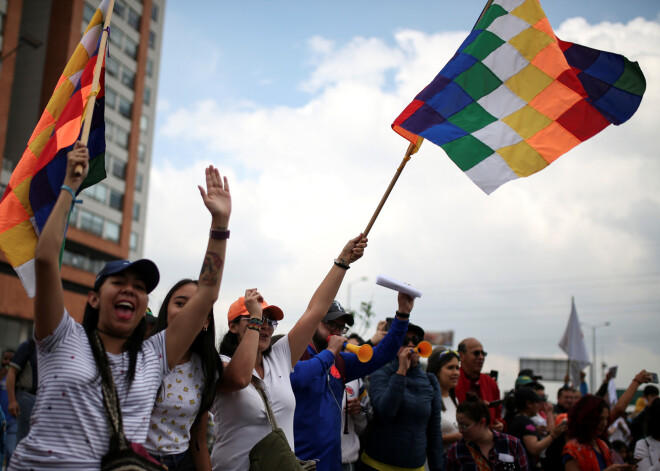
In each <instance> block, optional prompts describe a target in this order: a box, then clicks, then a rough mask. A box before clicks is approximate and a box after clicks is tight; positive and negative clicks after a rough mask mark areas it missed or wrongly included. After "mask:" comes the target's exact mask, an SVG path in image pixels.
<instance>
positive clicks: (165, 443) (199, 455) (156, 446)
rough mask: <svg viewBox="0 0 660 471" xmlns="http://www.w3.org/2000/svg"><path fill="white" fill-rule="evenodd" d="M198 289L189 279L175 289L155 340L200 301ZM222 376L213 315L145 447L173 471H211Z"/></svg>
mask: <svg viewBox="0 0 660 471" xmlns="http://www.w3.org/2000/svg"><path fill="white" fill-rule="evenodd" d="M197 285H198V282H197V281H195V280H191V279H184V280H181V281H179V282H178V283H176V284H175V285H174V286H173V287H172V288H171V289H170V291H169V292H168V293H167V295H166V296H165V299H164V300H163V303H162V305H161V307H160V311H159V312H158V318H157V322H156V327H155V330H154V334H156V333H158V332H160V331H163V330H165V329H167V326H168V325H169V324H170V323H171V322H172V321H173V320H174V319H175V318H176V317H177V316H178V315H179V314H180V313H181V311H182V309H183V307H184V306H185V305H186V304H187V303H188V301H190V299H191V298H192V297H193V296H194V295H195V292H196V291H197ZM221 375H222V362H221V361H220V356H219V355H218V352H217V351H216V349H215V321H214V319H213V309H211V311H209V313H208V315H207V318H206V322H205V323H204V326H203V327H202V328H201V329H200V331H199V333H198V334H197V336H196V337H195V340H194V341H193V343H192V345H191V346H190V348H189V349H188V351H187V352H186V353H185V354H184V355H183V357H182V358H181V360H180V361H179V363H178V364H177V365H176V366H175V367H174V368H173V369H172V371H170V373H169V374H167V375H166V376H165V377H164V378H163V382H162V384H161V386H160V388H159V390H158V394H157V395H156V403H155V404H154V408H153V410H152V412H151V420H150V424H149V433H148V434H147V441H146V442H145V444H144V447H145V448H146V449H147V451H148V452H149V453H150V454H151V456H152V457H154V458H156V459H157V460H158V461H159V462H160V463H162V464H165V465H166V466H167V467H168V469H169V470H170V471H173V470H177V471H181V470H192V471H194V470H195V469H197V470H198V471H202V470H209V471H210V469H211V458H210V454H209V450H208V448H207V446H206V423H207V421H208V415H207V412H208V410H209V408H210V407H211V404H212V402H213V398H214V397H215V391H216V389H217V380H218V379H219V378H220V376H221Z"/></svg>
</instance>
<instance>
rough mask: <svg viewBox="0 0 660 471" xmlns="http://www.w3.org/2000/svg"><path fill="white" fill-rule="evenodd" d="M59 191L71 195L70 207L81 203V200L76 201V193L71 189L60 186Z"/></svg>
mask: <svg viewBox="0 0 660 471" xmlns="http://www.w3.org/2000/svg"><path fill="white" fill-rule="evenodd" d="M61 189H62V190H64V191H68V192H69V194H70V195H71V199H72V200H73V201H72V202H71V205H72V206H73V205H74V204H76V203H78V204H80V203H82V200H79V199H76V192H75V191H73V188H71V187H70V186H67V185H62V188H61Z"/></svg>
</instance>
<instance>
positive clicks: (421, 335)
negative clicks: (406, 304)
mask: <svg viewBox="0 0 660 471" xmlns="http://www.w3.org/2000/svg"><path fill="white" fill-rule="evenodd" d="M408 332H412V333H413V334H415V335H416V336H417V337H419V338H420V339H423V338H424V335H425V334H424V329H422V328H421V327H420V326H418V325H415V324H413V323H410V322H409V323H408Z"/></svg>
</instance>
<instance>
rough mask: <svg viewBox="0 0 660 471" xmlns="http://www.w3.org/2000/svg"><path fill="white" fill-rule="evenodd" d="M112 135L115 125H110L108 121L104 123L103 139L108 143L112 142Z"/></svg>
mask: <svg viewBox="0 0 660 471" xmlns="http://www.w3.org/2000/svg"><path fill="white" fill-rule="evenodd" d="M114 135H115V125H114V124H112V123H111V122H110V121H106V122H105V138H106V139H107V140H108V141H112V140H114Z"/></svg>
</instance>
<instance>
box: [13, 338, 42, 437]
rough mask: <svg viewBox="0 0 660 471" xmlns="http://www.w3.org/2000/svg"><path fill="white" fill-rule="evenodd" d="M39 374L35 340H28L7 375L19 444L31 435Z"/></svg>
mask: <svg viewBox="0 0 660 471" xmlns="http://www.w3.org/2000/svg"><path fill="white" fill-rule="evenodd" d="M38 387H39V374H38V372H37V351H36V348H35V343H34V339H32V338H31V339H28V340H26V341H24V342H21V344H20V345H19V346H18V348H17V349H16V353H15V354H14V356H13V358H12V360H11V362H10V363H9V372H8V373H7V396H8V397H9V413H10V414H11V415H12V416H13V417H14V418H15V419H16V438H15V441H14V444H17V443H18V442H20V441H21V440H23V439H24V438H25V437H27V435H28V433H30V417H31V416H32V409H33V407H34V402H35V400H36V399H37V389H38Z"/></svg>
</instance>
